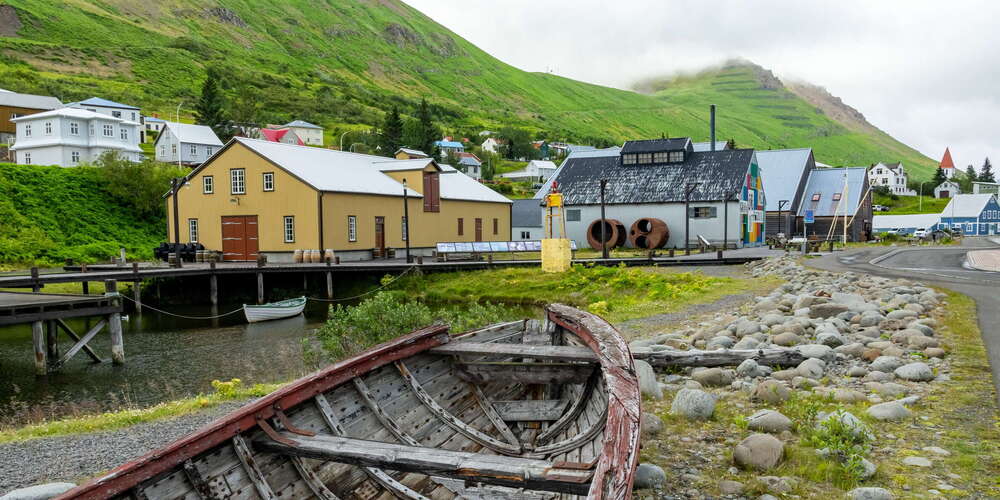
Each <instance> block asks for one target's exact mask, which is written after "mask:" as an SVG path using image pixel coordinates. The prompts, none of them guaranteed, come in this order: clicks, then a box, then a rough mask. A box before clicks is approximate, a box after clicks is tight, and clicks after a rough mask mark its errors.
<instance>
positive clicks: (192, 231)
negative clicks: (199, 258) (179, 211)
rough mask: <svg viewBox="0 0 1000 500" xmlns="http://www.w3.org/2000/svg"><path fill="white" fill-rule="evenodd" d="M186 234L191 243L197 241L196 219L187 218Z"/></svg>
mask: <svg viewBox="0 0 1000 500" xmlns="http://www.w3.org/2000/svg"><path fill="white" fill-rule="evenodd" d="M188 235H189V236H190V237H191V243H198V219H188Z"/></svg>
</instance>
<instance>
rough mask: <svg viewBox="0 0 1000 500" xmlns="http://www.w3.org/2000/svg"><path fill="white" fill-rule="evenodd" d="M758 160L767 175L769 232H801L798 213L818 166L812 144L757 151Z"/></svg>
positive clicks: (763, 174) (766, 198)
mask: <svg viewBox="0 0 1000 500" xmlns="http://www.w3.org/2000/svg"><path fill="white" fill-rule="evenodd" d="M720 151H721V150H720ZM757 164H758V165H760V171H761V174H760V175H761V177H763V178H764V180H765V182H764V198H765V200H766V203H765V206H766V208H765V210H766V211H767V236H776V235H777V234H778V233H783V234H784V235H785V236H786V237H791V236H794V235H795V234H797V232H798V227H797V226H796V214H797V213H798V211H799V205H801V204H802V198H803V191H805V188H806V183H807V182H808V181H809V173H810V172H812V171H813V169H815V168H816V160H815V158H814V157H813V151H812V149H811V148H803V149H772V150H767V151H757Z"/></svg>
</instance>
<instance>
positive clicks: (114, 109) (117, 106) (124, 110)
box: [66, 97, 146, 142]
mask: <svg viewBox="0 0 1000 500" xmlns="http://www.w3.org/2000/svg"><path fill="white" fill-rule="evenodd" d="M66 107H67V108H79V109H86V110H87V111H93V112H95V113H100V114H102V115H108V116H113V117H115V118H121V119H123V120H128V121H130V122H135V123H138V124H139V125H140V126H141V125H142V110H140V109H139V108H137V107H135V106H130V105H128V104H122V103H120V102H115V101H109V100H107V99H101V98H100V97H91V98H90V99H84V100H82V101H79V102H71V103H69V104H67V105H66ZM139 132H140V136H139V142H146V139H145V137H144V136H143V135H144V134H145V129H143V128H141V127H140V129H139Z"/></svg>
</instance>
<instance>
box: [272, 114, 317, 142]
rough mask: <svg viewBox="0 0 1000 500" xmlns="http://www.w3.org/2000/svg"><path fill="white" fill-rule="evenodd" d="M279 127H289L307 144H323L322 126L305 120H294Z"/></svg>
mask: <svg viewBox="0 0 1000 500" xmlns="http://www.w3.org/2000/svg"><path fill="white" fill-rule="evenodd" d="M280 128H282V129H289V130H291V131H292V132H294V133H295V135H296V136H298V138H299V139H300V140H301V141H302V143H303V144H305V145H307V146H322V145H323V127H320V126H319V125H313V124H312V123H309V122H307V121H302V120H295V121H291V122H288V123H286V124H284V125H282V126H281V127H280Z"/></svg>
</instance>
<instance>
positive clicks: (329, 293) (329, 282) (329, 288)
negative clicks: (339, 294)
mask: <svg viewBox="0 0 1000 500" xmlns="http://www.w3.org/2000/svg"><path fill="white" fill-rule="evenodd" d="M326 298H328V299H332V298H333V273H332V272H330V271H327V272H326Z"/></svg>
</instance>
